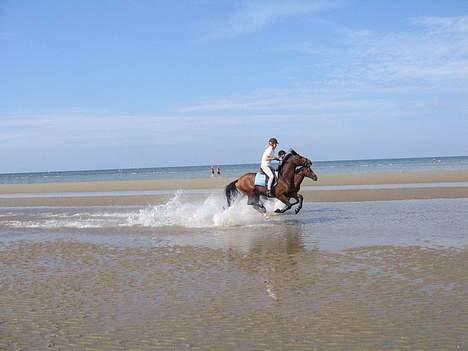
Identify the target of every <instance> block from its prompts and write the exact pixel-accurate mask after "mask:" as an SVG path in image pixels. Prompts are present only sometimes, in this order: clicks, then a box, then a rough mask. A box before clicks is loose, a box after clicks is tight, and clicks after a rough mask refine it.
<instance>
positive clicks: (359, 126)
mask: <svg viewBox="0 0 468 351" xmlns="http://www.w3.org/2000/svg"><path fill="white" fill-rule="evenodd" d="M467 131H468V1H461V0H459V1H455V0H446V1H423V0H415V1H379V0H376V1H353V0H336V1H325V0H307V1H300V0H295V1H287V0H286V1H257V0H251V1H214V0H213V1H208V0H199V1H140V0H135V1H85V0H82V1H46V0H44V1H21V0H17V1H13V0H11V1H9V0H0V141H1V146H0V159H1V160H2V162H1V163H0V172H23V171H48V170H72V169H102V168H126V167H152V166H172V165H203V164H212V163H214V164H228V163H249V162H257V161H258V160H259V158H260V156H261V153H262V150H263V147H264V145H265V142H266V140H267V139H268V138H269V137H271V136H275V137H277V138H278V139H279V141H280V147H284V148H288V147H294V148H295V149H297V150H298V151H299V152H300V153H303V154H305V155H307V156H309V157H310V158H312V159H313V160H336V159H364V158H390V157H415V156H448V155H468V138H467Z"/></svg>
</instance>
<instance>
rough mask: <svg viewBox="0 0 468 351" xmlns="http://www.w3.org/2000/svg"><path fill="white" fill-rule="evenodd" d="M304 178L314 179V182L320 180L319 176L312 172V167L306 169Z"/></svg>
mask: <svg viewBox="0 0 468 351" xmlns="http://www.w3.org/2000/svg"><path fill="white" fill-rule="evenodd" d="M304 176H305V177H307V178H310V179H312V180H313V181H317V180H318V177H317V175H316V174H315V172H314V171H313V170H312V168H311V167H310V166H309V167H305V168H304Z"/></svg>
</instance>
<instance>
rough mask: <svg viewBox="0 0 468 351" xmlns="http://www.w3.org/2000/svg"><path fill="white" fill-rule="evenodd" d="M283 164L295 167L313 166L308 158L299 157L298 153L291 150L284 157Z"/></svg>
mask: <svg viewBox="0 0 468 351" xmlns="http://www.w3.org/2000/svg"><path fill="white" fill-rule="evenodd" d="M283 163H284V164H286V163H291V164H292V165H294V166H295V167H298V166H305V167H310V166H311V165H312V161H310V160H309V159H308V158H307V157H304V156H301V155H299V154H298V153H297V152H296V151H294V150H292V149H291V150H289V153H288V154H287V155H286V156H285V157H284V160H283Z"/></svg>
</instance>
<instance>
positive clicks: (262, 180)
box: [255, 173, 266, 186]
mask: <svg viewBox="0 0 468 351" xmlns="http://www.w3.org/2000/svg"><path fill="white" fill-rule="evenodd" d="M255 185H260V186H266V175H264V174H262V173H257V174H256V175H255Z"/></svg>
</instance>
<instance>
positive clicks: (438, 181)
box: [0, 170, 468, 206]
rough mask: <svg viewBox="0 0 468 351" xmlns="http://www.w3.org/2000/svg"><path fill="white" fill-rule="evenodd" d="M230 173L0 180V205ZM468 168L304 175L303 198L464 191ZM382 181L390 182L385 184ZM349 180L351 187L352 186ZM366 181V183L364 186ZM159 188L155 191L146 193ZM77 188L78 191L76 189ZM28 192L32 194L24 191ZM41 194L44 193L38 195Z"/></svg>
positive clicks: (123, 195) (96, 195)
mask: <svg viewBox="0 0 468 351" xmlns="http://www.w3.org/2000/svg"><path fill="white" fill-rule="evenodd" d="M232 180H233V178H226V177H215V178H198V179H167V180H139V181H96V182H66V183H65V182H64V183H42V184H0V206H67V205H69V206H78V205H82V206H86V205H112V204H115V205H125V204H127V205H140V204H152V203H162V202H165V201H167V200H168V199H169V198H170V197H171V196H172V195H173V193H174V192H175V191H177V190H198V192H196V191H195V192H193V194H192V196H194V197H197V196H198V197H200V193H208V192H209V191H221V190H222V189H223V187H224V186H226V185H227V184H228V183H229V182H231V181H232ZM465 182H468V171H462V170H459V171H432V172H430V171H425V172H408V173H370V174H330V175H324V176H321V175H319V180H318V181H317V182H314V181H312V180H311V179H305V180H304V182H303V185H302V190H301V193H302V194H303V196H304V199H305V201H308V202H337V201H338V202H343V201H374V200H405V199H431V198H463V197H468V183H466V184H463V183H465ZM384 185H392V187H391V188H385V186H384ZM353 186H354V187H355V188H353ZM366 186H368V187H366ZM152 192H159V193H158V194H151V193H152ZM80 193H81V195H80ZM28 194H30V195H31V196H28ZM41 194H42V195H43V196H41Z"/></svg>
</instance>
